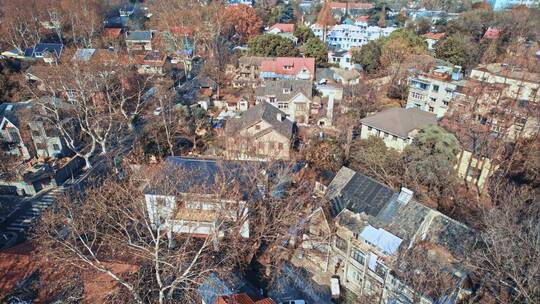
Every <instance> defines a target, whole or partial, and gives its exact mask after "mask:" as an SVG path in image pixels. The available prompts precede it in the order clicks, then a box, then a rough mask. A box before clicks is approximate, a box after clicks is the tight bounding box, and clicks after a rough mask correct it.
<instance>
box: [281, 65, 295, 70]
mask: <svg viewBox="0 0 540 304" xmlns="http://www.w3.org/2000/svg"><path fill="white" fill-rule="evenodd" d="M292 68H293V67H292V65H285V66H283V69H285V70H292Z"/></svg>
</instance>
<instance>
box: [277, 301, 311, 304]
mask: <svg viewBox="0 0 540 304" xmlns="http://www.w3.org/2000/svg"><path fill="white" fill-rule="evenodd" d="M279 304H306V301H304V300H288V301H283V302H281V303H279Z"/></svg>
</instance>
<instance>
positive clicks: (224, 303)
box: [215, 293, 275, 304]
mask: <svg viewBox="0 0 540 304" xmlns="http://www.w3.org/2000/svg"><path fill="white" fill-rule="evenodd" d="M215 304H275V302H274V301H272V299H270V298H265V299H261V300H254V299H253V298H251V297H250V296H249V295H248V294H246V293H241V294H234V295H227V296H219V297H218V298H217V299H216V303H215Z"/></svg>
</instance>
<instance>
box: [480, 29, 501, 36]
mask: <svg viewBox="0 0 540 304" xmlns="http://www.w3.org/2000/svg"><path fill="white" fill-rule="evenodd" d="M500 35H501V30H499V29H498V28H496V27H489V28H488V29H487V31H486V32H485V33H484V36H483V37H482V38H485V39H498V38H499V36H500Z"/></svg>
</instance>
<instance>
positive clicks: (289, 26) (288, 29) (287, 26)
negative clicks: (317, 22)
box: [268, 23, 294, 33]
mask: <svg viewBox="0 0 540 304" xmlns="http://www.w3.org/2000/svg"><path fill="white" fill-rule="evenodd" d="M273 29H278V30H280V31H281V32H283V33H292V32H294V23H276V24H274V25H272V26H271V27H270V28H269V29H268V30H269V31H271V30H273Z"/></svg>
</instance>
